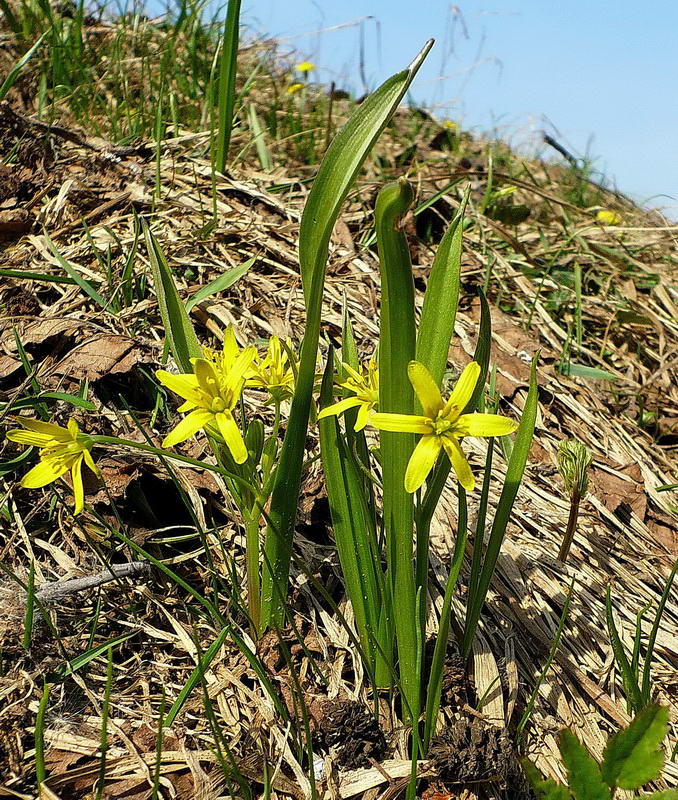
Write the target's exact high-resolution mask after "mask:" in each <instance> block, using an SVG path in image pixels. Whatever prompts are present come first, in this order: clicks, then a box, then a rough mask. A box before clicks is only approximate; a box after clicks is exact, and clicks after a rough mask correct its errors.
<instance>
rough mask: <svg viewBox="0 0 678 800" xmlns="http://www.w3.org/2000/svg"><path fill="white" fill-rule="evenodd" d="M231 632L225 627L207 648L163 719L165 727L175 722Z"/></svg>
mask: <svg viewBox="0 0 678 800" xmlns="http://www.w3.org/2000/svg"><path fill="white" fill-rule="evenodd" d="M229 633H230V629H229V628H224V629H223V630H222V631H221V632H220V633H219V635H218V636H217V638H216V639H215V640H214V641H213V642H212V644H211V645H210V646H209V647H208V648H207V650H206V651H205V652H204V653H203V654H202V657H201V659H200V664H199V665H198V666H197V667H196V668H195V669H194V670H193V672H192V673H191V674H190V676H189V678H188V680H187V681H186V683H185V684H184V687H183V688H182V690H181V691H180V692H179V694H178V695H177V699H176V700H175V701H174V702H173V703H172V707H171V708H170V710H169V711H168V712H167V716H166V717H165V719H164V721H163V726H164V727H170V726H171V725H172V724H173V723H174V720H175V719H176V718H177V714H178V713H179V712H180V711H181V709H182V708H183V707H184V703H185V702H186V700H187V699H188V697H189V695H190V694H191V692H192V691H193V690H194V689H195V687H196V686H197V685H198V684H199V683H200V676H201V675H203V674H204V673H205V670H206V669H207V668H208V667H209V665H210V664H211V663H212V661H213V660H214V657H215V656H216V654H217V653H218V652H219V650H221V646H222V645H223V643H224V642H225V641H226V639H227V638H228V635H229Z"/></svg>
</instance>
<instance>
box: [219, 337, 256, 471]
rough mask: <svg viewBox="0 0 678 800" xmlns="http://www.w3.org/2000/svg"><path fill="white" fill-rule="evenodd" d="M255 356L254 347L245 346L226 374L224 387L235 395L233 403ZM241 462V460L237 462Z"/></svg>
mask: <svg viewBox="0 0 678 800" xmlns="http://www.w3.org/2000/svg"><path fill="white" fill-rule="evenodd" d="M256 357H257V350H256V348H255V347H252V346H250V347H246V348H245V349H244V350H243V351H242V353H240V355H239V356H238V357H237V358H236V360H235V363H234V364H233V366H232V367H231V369H230V370H229V372H228V375H227V376H226V388H227V389H228V390H230V391H231V392H233V393H234V394H235V395H236V397H235V399H234V401H233V405H235V403H236V402H237V400H238V396H239V395H240V392H241V391H242V384H243V382H244V380H245V377H246V375H247V373H248V371H249V369H250V367H251V366H252V362H253V361H254V359H255V358H256ZM238 463H241V462H238Z"/></svg>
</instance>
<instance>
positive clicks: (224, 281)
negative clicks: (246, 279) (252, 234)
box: [186, 256, 257, 312]
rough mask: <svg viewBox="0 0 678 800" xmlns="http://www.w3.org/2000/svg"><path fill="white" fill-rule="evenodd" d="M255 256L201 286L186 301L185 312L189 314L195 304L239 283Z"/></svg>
mask: <svg viewBox="0 0 678 800" xmlns="http://www.w3.org/2000/svg"><path fill="white" fill-rule="evenodd" d="M256 260H257V259H256V256H252V258H248V259H247V261H245V262H243V263H242V264H238V266H237V267H233V269H229V270H227V271H226V272H224V273H222V274H221V275H219V277H218V278H215V279H214V280H213V281H210V282H209V283H208V284H205V286H202V287H201V288H200V289H198V291H197V292H196V293H195V294H194V295H193V297H191V298H190V300H187V301H186V311H187V312H190V310H191V309H192V308H193V306H195V305H196V304H197V303H200V302H202V301H203V300H206V299H207V298H208V297H211V296H212V295H213V294H217V293H218V292H224V291H226V289H228V288H230V287H231V286H233V284H234V283H236V281H239V280H240V278H242V277H243V275H246V274H247V272H248V271H249V269H250V267H251V266H252V265H253V264H254V262H255V261H256Z"/></svg>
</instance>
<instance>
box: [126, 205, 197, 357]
mask: <svg viewBox="0 0 678 800" xmlns="http://www.w3.org/2000/svg"><path fill="white" fill-rule="evenodd" d="M141 225H142V228H143V231H144V238H145V240H146V250H147V251H148V258H149V261H150V264H151V272H152V273H153V284H154V287H155V293H156V295H157V297H158V306H159V308H160V316H161V318H162V322H163V326H164V328H165V332H166V333H167V338H168V340H169V344H170V348H171V350H172V355H173V356H174V358H175V360H176V362H177V365H178V366H179V369H180V370H181V371H182V372H193V366H192V365H191V358H198V357H200V356H201V355H202V350H201V348H200V344H199V342H198V337H197V336H196V335H195V331H194V330H193V325H192V324H191V321H190V319H189V318H188V313H187V311H186V307H185V305H184V304H183V302H182V300H181V298H180V297H179V292H177V287H176V284H175V282H174V277H173V276H172V271H171V270H170V268H169V264H168V263H167V259H166V258H165V255H164V253H163V252H162V250H161V249H160V245H159V244H158V242H157V240H156V238H155V236H154V235H153V233H152V232H151V229H150V228H149V227H148V224H147V223H146V220H143V219H142V220H141Z"/></svg>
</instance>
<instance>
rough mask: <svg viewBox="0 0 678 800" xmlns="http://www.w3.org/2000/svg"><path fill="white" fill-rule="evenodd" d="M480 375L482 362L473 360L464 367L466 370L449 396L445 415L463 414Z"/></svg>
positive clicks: (444, 411)
mask: <svg viewBox="0 0 678 800" xmlns="http://www.w3.org/2000/svg"><path fill="white" fill-rule="evenodd" d="M479 377H480V364H478V363H477V362H476V361H471V363H470V364H467V365H466V366H465V367H464V371H463V372H462V373H461V375H460V376H459V380H458V381H457V382H456V384H455V386H454V389H452V394H451V395H450V396H449V398H448V400H447V403H445V408H444V410H443V416H445V417H450V418H452V419H454V418H455V417H456V416H458V415H459V414H461V412H462V411H463V410H464V408H466V404H467V403H468V401H469V400H470V399H471V396H472V395H473V390H474V389H475V388H476V383H478V378H479Z"/></svg>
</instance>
